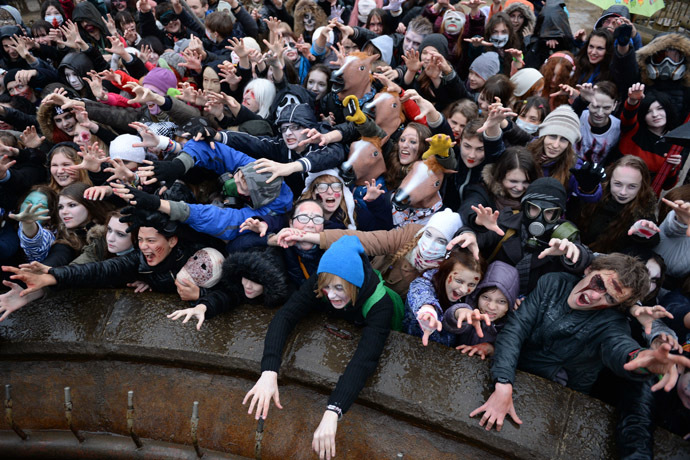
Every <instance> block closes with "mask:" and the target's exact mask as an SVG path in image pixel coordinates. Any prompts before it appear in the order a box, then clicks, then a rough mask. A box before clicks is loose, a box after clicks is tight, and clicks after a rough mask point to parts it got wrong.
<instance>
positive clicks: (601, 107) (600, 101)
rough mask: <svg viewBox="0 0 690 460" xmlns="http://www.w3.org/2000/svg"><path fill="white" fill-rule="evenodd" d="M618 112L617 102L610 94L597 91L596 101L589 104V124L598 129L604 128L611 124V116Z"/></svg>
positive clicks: (595, 94)
mask: <svg viewBox="0 0 690 460" xmlns="http://www.w3.org/2000/svg"><path fill="white" fill-rule="evenodd" d="M614 110H616V101H615V100H614V99H612V98H611V97H610V96H609V95H608V94H604V93H602V92H599V91H596V92H595V93H594V100H592V102H590V103H589V123H590V124H591V125H592V126H594V127H597V128H603V127H604V126H606V125H607V124H608V122H609V115H611V114H612V113H613V111H614Z"/></svg>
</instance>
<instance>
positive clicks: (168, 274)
mask: <svg viewBox="0 0 690 460" xmlns="http://www.w3.org/2000/svg"><path fill="white" fill-rule="evenodd" d="M181 246H182V245H181V244H179V243H178V244H177V245H176V246H175V247H174V248H173V250H172V252H171V253H170V254H169V255H168V257H167V258H166V259H165V260H164V261H163V262H161V263H160V264H158V265H156V266H155V267H151V266H149V264H147V263H146V259H145V258H144V256H143V254H142V253H141V251H139V249H136V250H134V251H132V252H129V253H127V254H125V255H123V256H119V257H114V258H112V259H108V260H104V261H102V262H92V263H89V264H84V265H69V266H67V267H55V268H51V269H50V271H49V273H50V274H51V275H53V276H54V277H55V279H56V280H57V286H56V287H57V288H58V289H65V288H73V287H96V288H97V287H115V286H117V287H120V286H124V285H125V284H126V283H131V282H132V281H136V280H139V281H143V282H145V283H146V284H148V285H149V286H150V287H151V289H152V290H154V291H156V292H170V293H172V292H177V288H176V287H175V275H177V272H179V271H180V269H181V268H182V267H183V266H184V264H185V263H186V262H187V259H189V258H190V257H191V256H192V254H194V252H195V250H194V248H191V247H181Z"/></svg>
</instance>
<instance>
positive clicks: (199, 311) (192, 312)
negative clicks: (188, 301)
mask: <svg viewBox="0 0 690 460" xmlns="http://www.w3.org/2000/svg"><path fill="white" fill-rule="evenodd" d="M206 308H207V307H206V305H204V304H199V305H197V306H196V307H194V308H186V309H184V310H175V311H174V312H172V313H170V314H169V315H168V318H170V319H171V320H173V321H175V320H177V319H179V318H182V317H183V316H184V319H183V320H182V324H185V323H186V322H188V321H189V320H190V319H192V318H196V319H197V320H198V321H197V323H196V330H197V331H199V330H201V325H202V324H204V320H205V319H206Z"/></svg>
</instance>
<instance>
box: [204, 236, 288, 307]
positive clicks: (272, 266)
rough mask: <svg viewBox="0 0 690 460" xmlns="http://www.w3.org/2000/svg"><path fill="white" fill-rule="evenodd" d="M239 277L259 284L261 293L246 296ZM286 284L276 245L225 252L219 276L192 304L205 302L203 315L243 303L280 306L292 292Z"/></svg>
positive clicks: (286, 280)
mask: <svg viewBox="0 0 690 460" xmlns="http://www.w3.org/2000/svg"><path fill="white" fill-rule="evenodd" d="M242 278H247V279H248V280H250V281H253V282H255V283H258V284H260V285H262V286H263V287H264V292H263V294H262V295H260V296H258V297H255V298H253V299H249V298H247V296H245V295H244V288H243V287H242ZM289 283H290V282H289V279H288V276H287V272H286V270H285V263H284V262H283V257H282V255H281V254H280V252H279V250H278V249H277V248H272V247H263V248H252V249H249V250H246V251H239V252H234V253H232V254H230V255H228V257H227V259H225V262H224V263H223V276H222V277H221V279H220V281H219V282H218V284H217V285H216V286H215V288H214V289H211V290H209V291H208V292H207V293H206V295H204V296H203V297H201V298H200V299H199V300H198V301H196V302H194V303H195V305H198V304H204V305H206V308H207V310H206V318H211V317H213V316H215V315H217V314H219V313H224V312H226V311H229V310H230V309H232V308H234V307H235V306H237V305H241V304H245V303H250V304H262V305H264V306H266V307H270V308H273V307H278V306H281V305H283V304H284V303H285V301H286V300H287V299H288V297H289V296H290V294H291V293H292V289H291V288H290V284H289Z"/></svg>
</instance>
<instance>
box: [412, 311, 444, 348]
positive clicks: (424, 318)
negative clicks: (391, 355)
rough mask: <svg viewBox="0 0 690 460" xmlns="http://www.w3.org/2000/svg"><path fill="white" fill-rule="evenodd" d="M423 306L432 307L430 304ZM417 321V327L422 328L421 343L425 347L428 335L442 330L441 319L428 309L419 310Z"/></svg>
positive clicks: (427, 342)
mask: <svg viewBox="0 0 690 460" xmlns="http://www.w3.org/2000/svg"><path fill="white" fill-rule="evenodd" d="M424 306H425V307H431V308H434V307H433V306H431V305H424ZM417 321H418V322H419V327H420V328H421V329H422V332H423V334H422V345H424V346H425V347H426V346H427V345H429V336H431V334H433V333H434V332H437V331H438V332H441V331H442V330H443V323H442V322H441V320H439V319H437V318H436V315H435V314H433V313H431V312H430V311H420V312H419V314H417Z"/></svg>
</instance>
